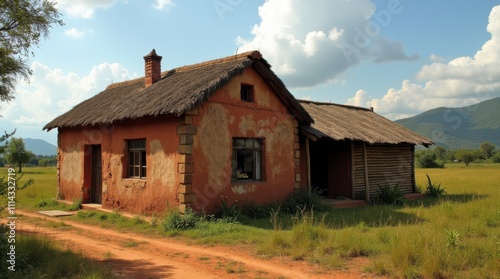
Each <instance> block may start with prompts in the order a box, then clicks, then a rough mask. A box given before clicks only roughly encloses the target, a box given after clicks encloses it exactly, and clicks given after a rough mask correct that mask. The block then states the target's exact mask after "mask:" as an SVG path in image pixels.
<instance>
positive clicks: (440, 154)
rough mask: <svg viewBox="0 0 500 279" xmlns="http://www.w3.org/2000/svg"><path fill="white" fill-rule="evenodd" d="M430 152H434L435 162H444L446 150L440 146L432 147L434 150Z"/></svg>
mask: <svg viewBox="0 0 500 279" xmlns="http://www.w3.org/2000/svg"><path fill="white" fill-rule="evenodd" d="M432 151H434V154H436V159H437V160H441V161H445V160H446V148H444V147H442V146H436V147H434V149H432Z"/></svg>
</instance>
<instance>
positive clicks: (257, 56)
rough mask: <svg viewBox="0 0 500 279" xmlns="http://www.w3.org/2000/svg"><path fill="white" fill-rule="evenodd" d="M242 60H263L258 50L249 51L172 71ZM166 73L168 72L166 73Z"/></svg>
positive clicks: (176, 69)
mask: <svg viewBox="0 0 500 279" xmlns="http://www.w3.org/2000/svg"><path fill="white" fill-rule="evenodd" d="M243 58H250V59H253V60H263V59H262V54H261V53H260V52H259V51H258V50H251V51H247V52H243V53H240V54H235V55H230V56H226V57H222V58H217V59H213V60H208V61H204V62H200V63H196V64H191V65H186V66H181V67H177V68H174V69H172V70H175V71H177V72H181V71H189V70H194V69H198V68H202V67H206V66H210V65H214V64H221V63H225V62H231V61H234V60H239V59H243ZM167 72H169V71H167ZM162 74H163V73H162Z"/></svg>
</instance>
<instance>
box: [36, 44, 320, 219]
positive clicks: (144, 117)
mask: <svg viewBox="0 0 500 279" xmlns="http://www.w3.org/2000/svg"><path fill="white" fill-rule="evenodd" d="M144 60H145V77H143V78H139V79H134V80H130V81H125V82H120V83H115V84H111V85H109V86H108V87H107V88H106V89H105V90H104V91H102V92H101V93H99V94H97V95H95V96H94V97H91V98H90V99H88V100H85V101H83V102H82V103H80V104H78V105H76V106H75V107H74V108H72V109H71V110H70V111H68V112H66V113H64V114H63V115H61V116H59V117H57V118H56V119H54V120H53V121H51V122H50V123H48V124H47V125H46V126H45V127H44V129H46V130H51V129H55V128H57V129H58V157H59V158H58V159H59V163H58V168H59V169H58V183H59V187H58V197H59V198H60V199H64V200H68V201H72V200H75V199H79V198H82V199H83V202H84V203H97V204H102V207H104V208H114V209H119V210H124V211H127V212H133V213H150V212H162V211H163V210H165V208H166V206H167V205H169V206H177V205H178V206H179V207H180V209H181V210H184V209H185V208H186V207H187V206H189V207H192V208H193V209H195V210H201V209H203V210H205V211H206V212H208V213H210V212H213V211H214V210H215V209H217V208H218V207H219V206H220V202H221V197H222V196H225V197H227V200H228V202H234V201H235V200H242V201H253V202H257V203H270V202H273V201H276V200H283V199H286V198H287V197H288V196H289V195H290V194H292V193H293V191H294V189H295V188H298V187H299V186H300V185H299V182H300V168H299V163H300V162H299V156H300V146H299V128H298V127H299V125H307V124H309V123H311V122H312V121H313V120H312V118H311V117H310V116H309V114H308V113H307V112H306V111H305V110H304V108H303V107H302V106H301V105H300V104H299V103H298V102H297V100H296V99H295V98H294V97H293V96H292V94H291V93H290V92H289V91H288V90H287V88H286V87H285V85H284V84H283V82H282V81H281V80H280V79H279V78H278V77H277V76H276V75H275V74H274V73H273V71H271V67H270V65H269V64H268V63H267V62H266V60H265V59H264V58H262V56H261V54H260V53H259V52H257V51H252V52H247V53H243V54H238V55H235V56H230V57H226V58H222V59H218V60H213V61H208V62H204V63H200V64H195V65H191V66H186V67H180V68H175V69H171V70H167V71H165V72H162V71H161V65H160V63H161V60H162V57H161V56H158V55H157V54H156V52H155V51H154V50H153V51H152V52H151V53H149V54H148V55H147V56H145V57H144Z"/></svg>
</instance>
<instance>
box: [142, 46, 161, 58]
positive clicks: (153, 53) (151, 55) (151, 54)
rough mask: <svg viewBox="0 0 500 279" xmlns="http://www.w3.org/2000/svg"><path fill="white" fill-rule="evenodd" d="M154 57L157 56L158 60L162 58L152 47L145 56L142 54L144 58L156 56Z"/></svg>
mask: <svg viewBox="0 0 500 279" xmlns="http://www.w3.org/2000/svg"><path fill="white" fill-rule="evenodd" d="M156 57H157V58H159V59H160V60H161V58H162V57H161V56H158V55H157V54H156V50H155V49H154V48H153V50H151V52H150V53H148V54H147V55H146V56H144V59H148V58H156Z"/></svg>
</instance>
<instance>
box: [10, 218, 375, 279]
mask: <svg viewBox="0 0 500 279" xmlns="http://www.w3.org/2000/svg"><path fill="white" fill-rule="evenodd" d="M17 213H18V214H21V215H22V216H21V217H19V219H18V222H19V229H20V231H26V232H30V233H36V234H40V235H46V236H48V237H49V238H52V239H55V240H56V241H57V243H59V244H60V246H62V247H65V248H70V249H71V250H73V251H76V252H81V253H82V254H83V255H84V256H86V257H89V258H91V259H94V260H96V261H101V262H104V263H106V264H107V265H108V266H110V268H111V269H112V270H113V272H114V273H115V274H116V275H117V276H119V277H122V278H141V279H146V278H190V279H191V278H346V279H347V278H370V276H367V275H366V274H363V273H361V272H360V271H359V269H357V268H356V267H355V266H356V265H352V266H353V268H351V269H350V270H349V271H345V270H328V271H325V270H322V269H320V268H319V267H317V266H313V265H311V264H308V263H304V262H298V261H291V260H289V259H283V258H273V259H271V260H264V259H259V258H257V257H256V256H255V255H251V254H250V253H249V252H247V251H242V249H235V247H225V246H195V245H187V244H185V243H182V242H180V241H178V240H175V239H172V238H153V237H148V236H144V235H139V234H135V233H122V232H117V231H114V230H112V229H104V228H100V227H95V226H90V225H84V224H80V223H78V222H75V221H70V220H62V219H56V218H54V217H45V216H42V215H39V214H36V213H30V212H26V211H20V210H18V212H17ZM23 216H24V217H23ZM40 219H42V220H53V221H54V220H55V221H64V223H65V224H67V225H69V226H71V227H68V228H67V229H64V230H61V229H60V228H48V227H43V226H39V225H36V221H37V220H38V222H39V220H40Z"/></svg>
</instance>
